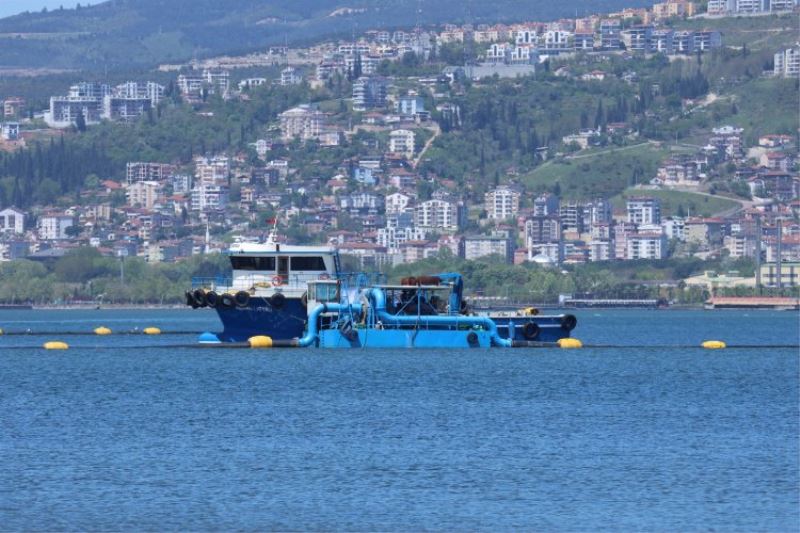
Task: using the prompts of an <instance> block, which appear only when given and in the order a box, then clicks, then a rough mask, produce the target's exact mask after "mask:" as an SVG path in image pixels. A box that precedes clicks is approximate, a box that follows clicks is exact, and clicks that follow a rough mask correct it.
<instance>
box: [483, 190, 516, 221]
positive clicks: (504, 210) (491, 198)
mask: <svg viewBox="0 0 800 533" xmlns="http://www.w3.org/2000/svg"><path fill="white" fill-rule="evenodd" d="M521 196H522V193H521V192H520V191H519V190H517V189H515V188H513V187H509V186H505V185H504V186H500V187H497V188H496V189H492V190H491V191H489V192H487V193H486V194H485V195H484V208H485V209H486V212H487V214H488V216H489V219H490V220H506V219H508V218H512V217H515V216H517V213H518V212H519V200H520V197H521Z"/></svg>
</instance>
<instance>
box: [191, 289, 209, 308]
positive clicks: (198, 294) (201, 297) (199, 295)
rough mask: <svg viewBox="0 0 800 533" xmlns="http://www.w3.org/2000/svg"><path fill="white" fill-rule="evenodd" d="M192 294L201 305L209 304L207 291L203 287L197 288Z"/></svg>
mask: <svg viewBox="0 0 800 533" xmlns="http://www.w3.org/2000/svg"><path fill="white" fill-rule="evenodd" d="M192 296H194V301H195V302H197V305H198V306H199V307H205V306H207V305H208V298H206V293H205V292H204V291H203V289H197V290H196V291H194V293H193V294H192Z"/></svg>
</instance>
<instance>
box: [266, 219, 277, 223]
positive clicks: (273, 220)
mask: <svg viewBox="0 0 800 533" xmlns="http://www.w3.org/2000/svg"><path fill="white" fill-rule="evenodd" d="M277 221H278V219H277V218H268V219H267V224H275V222H277Z"/></svg>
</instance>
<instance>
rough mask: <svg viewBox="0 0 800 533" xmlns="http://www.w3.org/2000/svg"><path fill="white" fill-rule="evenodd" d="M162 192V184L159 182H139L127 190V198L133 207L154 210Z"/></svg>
mask: <svg viewBox="0 0 800 533" xmlns="http://www.w3.org/2000/svg"><path fill="white" fill-rule="evenodd" d="M160 191H161V184H160V183H159V182H157V181H137V182H134V183H131V184H130V185H128V186H127V187H126V188H125V196H126V197H127V200H128V205H129V206H131V207H143V208H145V209H153V207H154V206H155V205H156V201H157V200H158V195H159V192H160Z"/></svg>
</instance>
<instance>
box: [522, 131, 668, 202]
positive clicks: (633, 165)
mask: <svg viewBox="0 0 800 533" xmlns="http://www.w3.org/2000/svg"><path fill="white" fill-rule="evenodd" d="M666 155H667V151H666V150H665V149H663V148H660V147H657V146H656V145H653V144H642V145H639V146H634V147H626V148H624V149H617V150H615V151H613V152H609V151H607V150H602V151H598V153H597V154H595V155H592V156H589V157H583V158H581V159H572V160H562V161H552V162H550V163H545V164H544V165H542V166H540V167H538V168H537V169H535V170H534V171H533V172H531V173H529V174H527V175H526V176H523V177H522V181H523V182H524V183H525V184H526V185H527V186H528V187H529V188H530V189H531V190H535V191H541V190H545V189H550V188H551V187H552V186H553V185H555V183H556V182H558V183H559V185H560V187H561V195H562V197H564V198H567V199H570V198H574V199H580V198H584V199H585V198H592V197H595V196H599V197H608V196H613V195H615V194H619V193H621V192H622V191H623V190H625V188H627V187H628V186H630V185H631V178H632V176H633V173H634V170H635V169H639V173H640V175H641V176H642V178H641V179H640V181H647V180H649V179H650V178H652V177H653V176H655V173H656V169H657V168H658V164H659V163H660V162H661V161H662V159H664V157H665V156H666Z"/></svg>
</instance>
